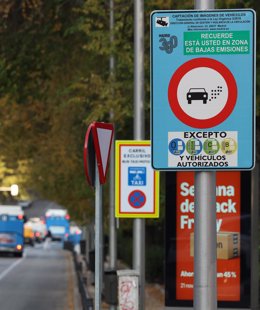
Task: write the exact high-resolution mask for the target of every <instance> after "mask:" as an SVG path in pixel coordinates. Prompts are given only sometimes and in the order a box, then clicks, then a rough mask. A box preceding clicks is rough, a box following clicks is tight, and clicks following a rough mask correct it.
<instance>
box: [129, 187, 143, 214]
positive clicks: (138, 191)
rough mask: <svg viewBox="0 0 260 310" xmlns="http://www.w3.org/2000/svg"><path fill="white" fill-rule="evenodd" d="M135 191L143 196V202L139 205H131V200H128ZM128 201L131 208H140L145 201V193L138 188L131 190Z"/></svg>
mask: <svg viewBox="0 0 260 310" xmlns="http://www.w3.org/2000/svg"><path fill="white" fill-rule="evenodd" d="M135 193H139V194H141V195H142V196H143V197H144V202H143V203H142V205H141V206H133V204H132V202H131V201H130V197H131V196H132V195H133V194H135ZM128 202H129V204H130V206H131V207H133V208H135V209H140V208H142V207H143V206H144V205H145V203H146V196H145V193H144V192H142V191H140V190H138V189H137V190H134V191H132V192H131V193H130V194H129V195H128Z"/></svg>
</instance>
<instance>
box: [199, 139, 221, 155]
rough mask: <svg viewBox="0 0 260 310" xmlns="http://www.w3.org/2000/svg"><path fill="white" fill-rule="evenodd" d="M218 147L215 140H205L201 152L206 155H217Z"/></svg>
mask: <svg viewBox="0 0 260 310" xmlns="http://www.w3.org/2000/svg"><path fill="white" fill-rule="evenodd" d="M219 149H220V145H219V142H218V140H217V139H207V140H206V141H205V142H204V143H203V150H204V152H205V153H206V154H208V155H215V154H217V153H218V151H219Z"/></svg>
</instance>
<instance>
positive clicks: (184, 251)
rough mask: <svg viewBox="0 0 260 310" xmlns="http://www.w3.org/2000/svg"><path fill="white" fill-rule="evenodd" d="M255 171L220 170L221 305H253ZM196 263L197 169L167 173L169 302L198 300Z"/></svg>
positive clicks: (180, 303) (187, 303)
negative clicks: (252, 192) (252, 184)
mask: <svg viewBox="0 0 260 310" xmlns="http://www.w3.org/2000/svg"><path fill="white" fill-rule="evenodd" d="M169 175H170V176H171V177H169ZM249 175H250V174H249V173H246V172H243V173H241V172H235V171H233V172H217V176H216V178H217V180H216V214H217V222H216V228H217V244H216V247H217V299H218V302H219V307H228V306H231V307H236V306H237V307H238V308H239V307H244V308H247V307H248V306H249V303H250V177H248V176H249ZM242 188H243V191H242ZM175 189H176V191H175ZM193 263H194V172H178V173H176V174H174V173H167V177H166V306H180V307H189V306H192V300H193V281H194V267H193Z"/></svg>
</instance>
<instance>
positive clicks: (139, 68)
mask: <svg viewBox="0 0 260 310" xmlns="http://www.w3.org/2000/svg"><path fill="white" fill-rule="evenodd" d="M134 139H135V140H143V139H144V5H143V1H142V0H135V1H134ZM133 237H134V240H133V268H134V269H135V270H136V271H138V273H139V276H140V278H139V281H140V295H139V309H140V310H144V309H145V220H144V219H134V227H133Z"/></svg>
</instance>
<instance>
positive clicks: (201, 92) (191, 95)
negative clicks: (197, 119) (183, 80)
mask: <svg viewBox="0 0 260 310" xmlns="http://www.w3.org/2000/svg"><path fill="white" fill-rule="evenodd" d="M187 100H188V104H191V102H192V100H203V103H204V104H205V103H207V100H208V93H207V92H206V90H205V88H190V90H189V92H188V93H187Z"/></svg>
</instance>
